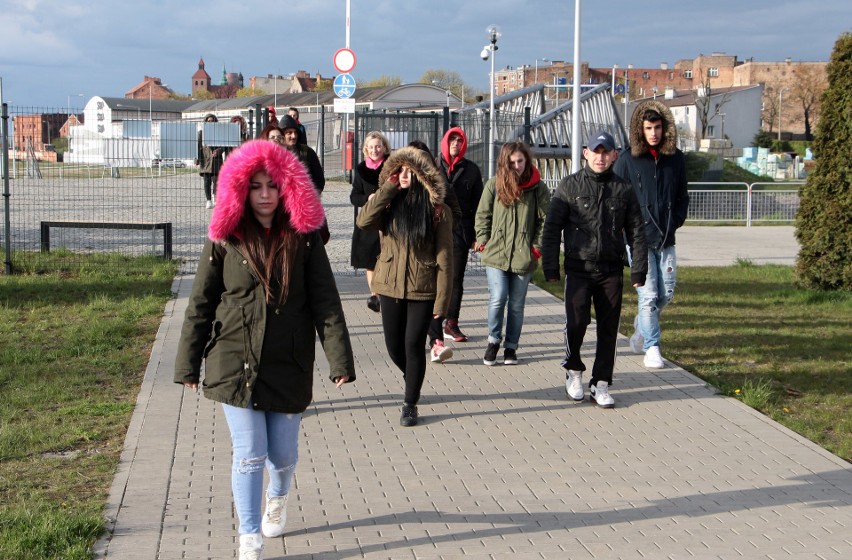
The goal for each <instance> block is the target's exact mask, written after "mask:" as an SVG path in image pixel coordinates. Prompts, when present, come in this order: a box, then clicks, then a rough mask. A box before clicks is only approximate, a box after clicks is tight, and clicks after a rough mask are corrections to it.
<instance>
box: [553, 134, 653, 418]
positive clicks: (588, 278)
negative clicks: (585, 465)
mask: <svg viewBox="0 0 852 560" xmlns="http://www.w3.org/2000/svg"><path fill="white" fill-rule="evenodd" d="M583 157H584V158H585V160H586V162H587V165H586V166H585V167H584V168H583V169H581V170H580V171H578V172H577V173H574V174H573V175H571V176H569V177H565V178H564V179H562V181H561V182H560V183H559V186H558V187H557V189H556V193H555V194H554V195H553V198H551V200H550V210H549V211H548V213H547V219H546V220H545V221H544V232H543V233H542V241H541V258H542V270H543V271H544V277H545V278H546V279H547V281H548V282H558V281H559V245H560V242H561V241H562V240H563V239H564V242H565V251H564V253H565V265H564V266H565V359H564V360H563V361H562V363H561V365H562V367H563V368H565V369H566V370H568V373H567V375H566V379H565V389H566V391H567V392H568V396H569V397H570V398H572V399H574V400H575V401H582V400H583V398H584V387H583V372H584V371H585V370H586V366H585V364H583V360H582V359H581V357H580V347H581V346H582V345H583V337H584V336H585V335H586V328H587V327H588V326H589V323H591V321H592V316H591V304H592V302H594V305H595V318H596V320H597V348H596V350H595V364H594V366H593V367H592V377H591V379H590V380H589V387H590V392H591V399H592V400H593V401H594V402H595V403H597V405H598V406H599V407H601V408H613V407H614V406H615V399H613V398H612V396H611V395H610V394H609V386H610V385H611V384H612V370H613V366H614V364H615V345H616V341H617V339H618V323H619V320H620V318H621V297H622V291H623V288H624V285H623V284H624V276H623V274H622V268H623V267H624V260H625V257H626V255H625V247H624V241H623V238H624V237H627V242H628V243H629V245H630V247H631V249H632V251H633V253H634V254H635V255H636V258H635V259H634V260H633V264H632V266H631V269H630V281H631V283H632V284H633V287H635V288H638V287H640V286H642V284H644V283H645V275H646V273H647V271H648V262H647V258H646V253H647V250H648V249H647V246H646V244H645V226H644V224H643V223H642V211H641V210H640V208H639V201H638V200H637V199H636V193H635V192H633V187H631V186H630V183H628V182H627V181H625V180H623V179H622V178H621V177H619V176H617V175H615V174H614V173H613V172H612V164H613V162H614V161H615V160H616V158H617V157H618V152H617V151H616V150H615V141H614V140H613V138H612V136H611V135H610V134H609V133H608V132H606V131H603V130H601V131H598V132H596V133H594V134H593V135H592V136H591V137H590V139H589V146H588V147H587V148H586V149H584V150H583ZM622 232H623V233H622Z"/></svg>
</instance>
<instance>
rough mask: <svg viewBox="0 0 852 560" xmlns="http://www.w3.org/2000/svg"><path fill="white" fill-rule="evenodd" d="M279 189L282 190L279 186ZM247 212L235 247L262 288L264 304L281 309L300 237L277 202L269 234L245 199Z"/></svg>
mask: <svg viewBox="0 0 852 560" xmlns="http://www.w3.org/2000/svg"><path fill="white" fill-rule="evenodd" d="M279 188H281V187H280V186H279ZM245 204H246V208H245V211H244V212H243V217H242V220H240V225H239V226H238V228H237V231H238V232H239V235H237V236H235V240H234V242H235V244H236V245H237V246H238V247H239V248H240V249H241V250H242V251H243V253H244V255H245V257H246V260H247V261H248V265H249V268H251V271H252V272H253V273H254V276H255V278H257V281H258V282H260V285H261V286H263V291H264V293H265V294H266V303H267V304H275V305H281V304H282V303H284V302H286V301H287V294H288V293H289V291H290V272H291V270H292V269H293V262H294V259H295V257H296V250H297V249H298V242H299V237H300V234H299V233H298V232H296V231H295V230H294V229H293V228H292V227H291V226H290V217H289V216H288V215H287V212H286V211H285V210H284V206H283V203H282V202H280V201H279V203H278V208H276V210H275V215H274V216H273V217H272V226H271V227H270V228H269V231H268V232H267V231H266V228H265V227H263V225H261V223H260V222H259V221H257V218H256V217H255V215H254V211H253V210H252V209H251V203H250V202H249V200H248V198H246V202H245Z"/></svg>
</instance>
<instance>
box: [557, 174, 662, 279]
mask: <svg viewBox="0 0 852 560" xmlns="http://www.w3.org/2000/svg"><path fill="white" fill-rule="evenodd" d="M644 229H645V228H644V227H643V223H642V213H641V211H640V210H639V202H638V201H637V199H636V194H635V193H634V191H633V187H632V186H630V183H628V182H626V181H624V180H623V179H621V178H620V177H618V176H617V175H615V174H614V173H613V172H612V170H611V169H610V170H608V171H605V172H604V173H600V174H598V173H594V172H593V171H591V170H589V169H588V168H583V169H581V170H580V171H578V172H577V173H574V174H573V175H570V176H568V177H565V178H564V179H562V181H560V183H559V186H558V187H557V189H556V192H555V193H554V195H553V197H552V198H551V199H550V210H549V211H548V213H547V219H546V220H545V221H544V233H543V234H542V239H541V256H542V270H543V271H544V277H545V278H546V279H548V280H553V279H557V280H558V279H559V243H560V241H561V240H562V239H563V237H564V241H565V270H575V271H585V272H602V273H616V272H618V273H620V272H621V269H622V267H623V266H624V260H625V259H624V256H625V249H624V237H625V236H626V237H627V241H628V244H629V245H630V248H631V251H632V252H633V265H632V268H631V271H630V280H631V282H632V283H634V284H635V283H640V284H644V283H645V276H646V274H647V273H648V247H647V245H646V244H645V231H644Z"/></svg>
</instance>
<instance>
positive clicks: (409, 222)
mask: <svg viewBox="0 0 852 560" xmlns="http://www.w3.org/2000/svg"><path fill="white" fill-rule="evenodd" d="M379 185H380V186H379V190H377V191H376V193H375V194H374V195H373V196H371V197H370V199H369V200H368V201H367V203H366V204H365V205H364V206H363V208H362V209H361V212H359V213H358V219H357V222H356V223H357V225H358V227H359V228H361V229H365V230H379V231H380V232H381V233H382V245H381V252H380V253H379V258H378V260H377V261H376V268H375V270H374V272H373V282H372V284H371V286H372V289H373V291H375V292H376V293H377V294H378V295H379V300H380V302H381V305H380V306H379V308H380V309H381V313H382V327H383V330H384V334H385V344H386V346H387V349H388V355H389V356H390V359H391V360H392V361H393V363H394V364H395V365H396V366H397V367H398V368H399V369H400V371H402V374H403V378H404V379H405V400H404V402H403V407H402V416H401V417H400V424H401V425H402V426H414V425H416V424H417V423H418V414H417V402H418V401H419V400H420V389H421V388H422V386H423V379H424V378H425V376H426V356H425V354H424V352H423V341H424V340H425V339H426V333H427V331H428V329H429V325H430V323H431V322H432V321H433V319H436V318H438V317H444V316H446V314H447V308H448V306H449V304H450V294H451V292H452V276H453V216H452V211H451V210H450V208H449V207H448V206H447V205H446V204H445V203H444V195H445V193H446V190H445V189H446V186H445V181H444V178H443V177H442V175H441V172H440V171H438V168H437V167H435V163H434V162H433V161H432V159H431V158H430V157H429V155H427V154H426V153H425V152H424V151H422V150H420V149H418V148H414V147H410V146H409V147H405V148H400V149H399V150H396V151H395V152H393V153H392V154H391V156H390V157H389V158H388V159H387V160H386V161H385V164H384V166H383V167H382V172H381V174H380V175H379Z"/></svg>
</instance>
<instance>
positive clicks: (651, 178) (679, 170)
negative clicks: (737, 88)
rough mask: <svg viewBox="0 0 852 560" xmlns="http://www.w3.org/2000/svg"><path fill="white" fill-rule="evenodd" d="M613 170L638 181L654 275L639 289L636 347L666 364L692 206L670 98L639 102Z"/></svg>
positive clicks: (652, 364) (654, 363) (649, 360)
mask: <svg viewBox="0 0 852 560" xmlns="http://www.w3.org/2000/svg"><path fill="white" fill-rule="evenodd" d="M613 171H614V172H615V174H616V175H619V176H620V177H623V178H624V179H626V180H627V181H630V183H631V184H632V185H633V189H634V190H635V191H636V197H637V198H638V199H639V205H640V206H641V208H642V218H643V219H644V221H645V237H646V239H647V240H648V279H647V282H645V285H644V286H643V287H641V288H639V289H637V290H636V291H637V293H638V295H639V312H638V314H637V315H636V319H635V320H634V322H633V326H634V327H635V329H636V332H634V333H633V336H631V337H630V349H631V350H632V351H633V352H635V353H637V354H641V353H643V352H644V353H645V359H644V364H645V367H646V368H662V367H665V364H664V363H663V356H662V353H661V352H660V337H661V335H660V312H661V311H662V309H663V308H664V307H665V306H666V305H668V304H669V303H671V301H672V298H674V290H675V284H676V280H677V257H676V254H675V231H676V230H677V228H679V227H680V226H682V225H683V222H685V221H686V212H687V210H688V209H689V193H688V191H687V182H686V164H685V161H684V157H683V152H681V151H680V150H679V149H678V147H677V127H676V126H675V122H674V117H673V115H672V112H671V110H669V108H668V107H667V106H666V105H665V104H664V103H661V102H659V101H656V100H648V101H643V102H642V103H640V104H639V106H638V107H636V110H635V111H634V112H633V117H632V118H631V119H630V149H625V150H624V151H623V152H622V153H621V154H620V155H619V157H618V160H617V161H616V162H615V166H614V167H613Z"/></svg>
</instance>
